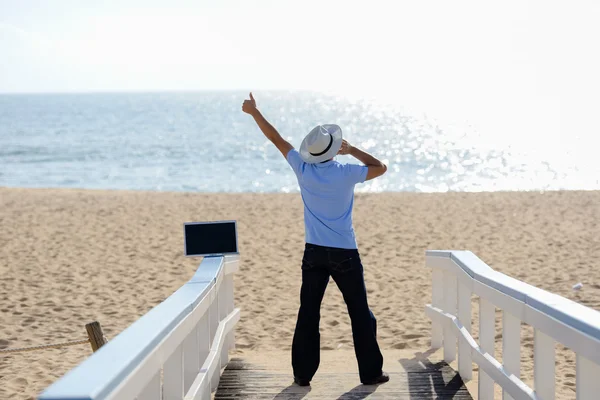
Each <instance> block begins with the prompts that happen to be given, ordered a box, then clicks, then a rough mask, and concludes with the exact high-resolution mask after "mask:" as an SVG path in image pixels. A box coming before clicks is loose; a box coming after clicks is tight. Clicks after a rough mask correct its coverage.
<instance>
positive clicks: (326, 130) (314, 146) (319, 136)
mask: <svg viewBox="0 0 600 400" xmlns="http://www.w3.org/2000/svg"><path fill="white" fill-rule="evenodd" d="M340 147H342V128H340V127H339V126H337V125H335V124H326V125H317V126H316V127H314V129H313V130H312V131H310V133H309V134H308V135H306V137H305V138H304V140H303V141H302V144H301V145H300V157H302V159H303V160H304V161H306V162H307V163H309V164H316V163H320V162H323V161H327V160H329V159H330V158H333V157H335V156H336V154H337V153H338V151H339V150H340Z"/></svg>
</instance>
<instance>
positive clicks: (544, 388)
mask: <svg viewBox="0 0 600 400" xmlns="http://www.w3.org/2000/svg"><path fill="white" fill-rule="evenodd" d="M533 335H534V336H533V357H534V366H533V368H534V371H533V381H534V388H535V392H536V393H537V395H538V396H540V398H542V399H544V400H554V396H555V394H554V391H555V383H554V380H555V371H554V366H555V359H554V340H552V338H551V337H550V336H548V335H546V334H545V333H543V332H541V331H540V330H538V329H536V330H535V331H534V334H533Z"/></svg>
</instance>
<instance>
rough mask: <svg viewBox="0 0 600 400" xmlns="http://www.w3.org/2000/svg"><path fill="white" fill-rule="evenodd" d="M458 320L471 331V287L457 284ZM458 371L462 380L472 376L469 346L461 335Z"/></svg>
mask: <svg viewBox="0 0 600 400" xmlns="http://www.w3.org/2000/svg"><path fill="white" fill-rule="evenodd" d="M458 320H459V321H460V323H461V324H462V325H463V326H464V327H465V329H466V330H467V331H468V332H469V333H471V289H470V288H469V287H467V286H465V285H463V284H462V283H459V284H458ZM458 373H459V374H460V377H461V378H462V379H463V380H469V379H472V378H473V359H472V357H471V346H470V345H469V343H468V342H467V341H466V339H464V338H463V337H462V336H461V337H460V338H459V340H458Z"/></svg>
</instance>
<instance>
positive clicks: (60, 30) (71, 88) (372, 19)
mask: <svg viewBox="0 0 600 400" xmlns="http://www.w3.org/2000/svg"><path fill="white" fill-rule="evenodd" d="M598 21H600V2H598V1H592V0H590V1H582V0H574V1H532V0H519V1H515V0H510V1H504V2H494V3H491V2H480V1H478V2H475V1H468V2H465V1H458V2H455V1H421V0H419V1H416V0H412V1H401V0H392V1H377V0H369V1H365V0H361V1H354V0H303V1H286V0H272V1H267V0H246V1H240V0H212V1H207V0H204V1H203V0H194V1H185V0H172V1H156V0H144V1H141V0H114V1H109V0H105V1H95V2H92V1H83V0H47V1H41V0H38V1H34V0H0V93H6V92H82V91H83V92H88V91H153V90H204V89H253V90H255V91H257V90H258V91H260V90H265V89H311V90H325V91H334V92H339V93H344V94H348V95H357V96H363V95H364V96H372V97H375V98H377V99H379V100H381V101H386V102H393V103H395V104H401V105H404V106H408V107H414V108H416V109H421V110H427V111H429V112H430V113H433V114H434V115H438V116H444V114H456V113H458V114H460V115H464V116H468V117H469V118H472V119H473V121H474V122H475V123H477V121H478V120H481V121H487V122H486V123H487V124H488V125H489V124H490V121H493V122H494V124H495V126H496V129H497V130H498V132H499V133H501V132H507V130H510V127H511V126H514V124H515V121H516V122H517V123H518V124H525V125H526V127H525V128H524V129H529V128H531V129H534V128H535V129H537V130H538V131H540V132H553V131H556V130H557V129H559V128H557V127H560V130H561V131H562V132H564V131H565V130H568V129H573V130H577V131H590V129H592V130H596V129H597V128H600V123H598V122H597V121H595V119H597V118H595V117H594V118H592V116H593V114H595V113H597V112H598V110H599V109H600V101H599V96H600V77H599V75H600V73H599V72H598V71H600V51H599V48H600V44H599V39H600V23H598ZM508 116H510V118H507V117H508ZM496 122H497V123H496ZM527 124H529V125H527ZM538 124H541V126H540V125H538ZM596 133H600V131H596ZM514 134H518V133H514Z"/></svg>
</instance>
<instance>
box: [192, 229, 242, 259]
mask: <svg viewBox="0 0 600 400" xmlns="http://www.w3.org/2000/svg"><path fill="white" fill-rule="evenodd" d="M235 228H236V227H235V221H226V222H214V223H212V222H211V223H186V224H185V225H184V229H185V255H186V256H201V255H205V254H227V253H237V252H238V249H237V235H236V229H235Z"/></svg>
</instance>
